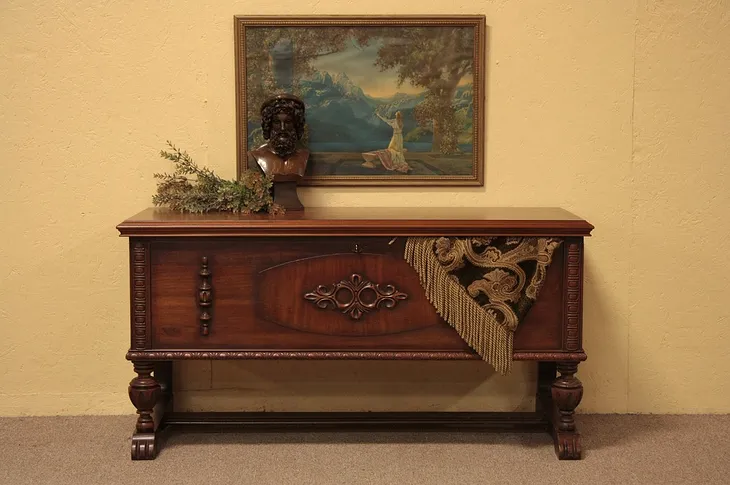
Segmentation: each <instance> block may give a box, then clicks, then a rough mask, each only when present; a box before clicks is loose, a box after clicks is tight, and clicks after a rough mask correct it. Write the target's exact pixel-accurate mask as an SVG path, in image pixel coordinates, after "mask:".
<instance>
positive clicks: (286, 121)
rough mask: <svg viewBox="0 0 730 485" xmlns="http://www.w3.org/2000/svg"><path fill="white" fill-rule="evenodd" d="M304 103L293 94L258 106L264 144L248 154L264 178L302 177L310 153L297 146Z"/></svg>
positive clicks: (302, 129)
mask: <svg viewBox="0 0 730 485" xmlns="http://www.w3.org/2000/svg"><path fill="white" fill-rule="evenodd" d="M304 121H305V119H304V102H302V100H301V99H299V98H298V97H296V96H294V95H292V94H280V95H277V96H274V97H272V98H269V99H268V100H266V102H264V104H263V105H262V106H261V129H262V131H263V135H264V140H267V142H266V143H264V144H263V145H261V146H260V147H258V148H256V149H255V150H251V151H249V152H248V156H249V162H250V161H251V159H253V160H255V161H256V163H257V164H258V166H259V167H260V168H261V170H263V172H264V173H265V174H266V175H269V176H271V177H272V178H273V180H274V182H278V181H282V182H283V181H296V180H298V179H300V178H301V177H303V176H304V171H305V170H306V168H307V161H308V159H309V150H306V149H304V148H302V147H298V146H297V145H298V144H299V140H301V138H302V136H303V135H304Z"/></svg>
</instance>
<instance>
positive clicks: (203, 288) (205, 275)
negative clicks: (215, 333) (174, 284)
mask: <svg viewBox="0 0 730 485" xmlns="http://www.w3.org/2000/svg"><path fill="white" fill-rule="evenodd" d="M198 274H199V275H200V286H199V287H198V290H199V291H198V306H199V307H200V317H199V318H200V334H201V335H203V336H207V335H209V334H210V320H211V316H210V311H209V310H210V307H211V306H212V305H213V287H212V286H211V285H210V277H211V272H210V269H208V258H207V257H205V256H203V259H202V260H201V262H200V273H198Z"/></svg>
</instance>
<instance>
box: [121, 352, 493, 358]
mask: <svg viewBox="0 0 730 485" xmlns="http://www.w3.org/2000/svg"><path fill="white" fill-rule="evenodd" d="M479 358H480V357H479V355H477V354H476V353H470V352H452V351H445V352H439V351H433V352H424V351H414V352H408V351H384V352H379V351H311V352H310V351H289V350H287V351H278V350H271V351H265V350H228V351H217V350H216V351H205V350H189V351H187V350H175V351H165V350H148V351H141V352H138V351H129V352H127V360H178V359H179V360H183V359H191V360H234V359H299V360H310V359H311V360H324V359H333V360H337V359H339V360H347V359H352V360H479Z"/></svg>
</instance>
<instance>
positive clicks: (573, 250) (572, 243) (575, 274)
mask: <svg viewBox="0 0 730 485" xmlns="http://www.w3.org/2000/svg"><path fill="white" fill-rule="evenodd" d="M582 246H583V245H582V242H581V241H580V240H575V239H572V240H569V241H568V244H567V258H568V264H567V269H566V271H567V274H566V279H565V281H566V283H565V284H566V285H567V288H566V298H565V319H566V321H567V325H566V326H565V329H566V333H565V342H564V343H565V349H566V350H578V349H580V326H581V325H580V324H581V307H582V297H581V284H582V283H581V281H582V275H581V273H582V266H583V254H582V252H583V251H582Z"/></svg>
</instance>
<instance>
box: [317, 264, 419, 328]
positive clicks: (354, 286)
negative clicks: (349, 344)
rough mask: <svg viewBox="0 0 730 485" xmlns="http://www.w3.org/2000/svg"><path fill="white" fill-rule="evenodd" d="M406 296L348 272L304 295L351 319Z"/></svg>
mask: <svg viewBox="0 0 730 485" xmlns="http://www.w3.org/2000/svg"><path fill="white" fill-rule="evenodd" d="M407 298H408V295H407V294H406V293H403V292H401V291H398V290H397V289H396V288H395V287H394V286H393V285H383V286H381V285H380V284H377V283H373V282H372V281H370V280H368V279H366V278H365V277H363V276H362V275H360V274H357V273H354V274H352V275H350V278H349V280H342V281H340V282H339V283H335V284H334V285H331V286H326V285H319V286H317V288H315V290H314V291H311V292H309V293H306V294H305V295H304V299H306V300H308V301H311V302H312V303H314V304H315V305H317V307H319V308H321V309H323V310H327V309H333V310H341V311H342V313H344V314H346V315H349V317H350V318H351V319H353V320H359V319H360V318H362V316H363V315H364V314H365V313H368V312H369V311H371V310H375V309H379V308H394V307H395V306H396V304H397V303H398V301H399V300H405V299H407Z"/></svg>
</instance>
